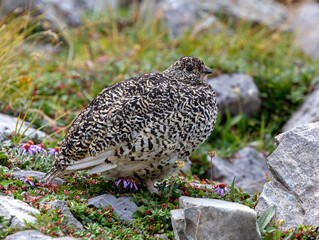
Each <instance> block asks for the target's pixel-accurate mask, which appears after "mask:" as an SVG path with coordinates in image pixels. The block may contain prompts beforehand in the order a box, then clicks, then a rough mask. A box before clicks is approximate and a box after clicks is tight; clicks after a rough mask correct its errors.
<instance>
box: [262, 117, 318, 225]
mask: <svg viewBox="0 0 319 240" xmlns="http://www.w3.org/2000/svg"><path fill="white" fill-rule="evenodd" d="M318 136H319V122H316V123H309V124H306V125H301V126H298V127H296V128H293V129H291V130H290V131H288V132H284V133H282V134H280V135H278V136H277V137H276V138H275V140H276V143H277V148H276V149H275V151H274V152H273V153H272V154H271V155H270V156H269V157H268V159H267V160H268V166H269V169H270V171H271V172H272V175H273V178H272V179H271V181H270V182H268V183H266V184H265V186H264V189H263V192H262V194H261V196H260V198H259V201H258V205H257V206H256V210H257V211H258V212H260V213H262V212H263V211H265V210H266V209H267V208H268V207H270V206H276V208H277V211H276V217H277V218H280V219H285V225H284V226H283V228H284V229H288V228H293V227H297V226H299V224H306V225H311V224H313V225H318V219H319V178H318V173H319V138H318Z"/></svg>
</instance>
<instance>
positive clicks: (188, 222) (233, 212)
mask: <svg viewBox="0 0 319 240" xmlns="http://www.w3.org/2000/svg"><path fill="white" fill-rule="evenodd" d="M179 201H180V207H181V208H182V210H181V209H179V210H173V211H171V216H172V225H173V229H174V234H175V238H176V239H178V240H179V239H180V240H184V239H185V240H187V239H198V240H199V239H205V240H206V239H218V240H228V239H232V240H237V239H238V240H239V239H240V240H242V239H245V240H250V239H251V240H258V239H261V235H260V232H259V229H258V225H257V214H256V212H255V211H254V210H252V209H250V208H249V207H247V206H244V205H241V204H238V203H232V202H226V201H221V200H216V199H205V198H190V197H184V196H183V197H181V198H180V199H179ZM221 219H222V221H221Z"/></svg>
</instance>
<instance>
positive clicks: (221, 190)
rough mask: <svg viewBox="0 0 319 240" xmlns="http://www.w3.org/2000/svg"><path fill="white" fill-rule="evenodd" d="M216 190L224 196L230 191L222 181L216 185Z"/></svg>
mask: <svg viewBox="0 0 319 240" xmlns="http://www.w3.org/2000/svg"><path fill="white" fill-rule="evenodd" d="M214 192H215V193H216V194H218V195H220V196H221V197H224V196H225V195H227V194H228V193H229V192H230V190H229V189H228V188H227V187H226V184H224V183H221V184H219V185H218V186H217V187H215V190H214Z"/></svg>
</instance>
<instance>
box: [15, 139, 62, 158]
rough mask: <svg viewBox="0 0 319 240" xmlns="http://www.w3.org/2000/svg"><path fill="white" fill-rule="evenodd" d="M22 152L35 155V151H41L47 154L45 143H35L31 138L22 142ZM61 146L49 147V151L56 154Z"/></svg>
mask: <svg viewBox="0 0 319 240" xmlns="http://www.w3.org/2000/svg"><path fill="white" fill-rule="evenodd" d="M19 145H20V146H21V150H22V154H25V153H29V155H31V156H33V154H34V153H41V154H44V155H46V154H47V151H46V150H45V149H44V145H43V143H40V144H38V145H36V144H34V142H33V141H32V140H29V141H28V142H27V143H20V144H19ZM59 150H60V147H55V148H49V151H48V153H49V154H54V155H55V156H56V155H57V153H58V152H59Z"/></svg>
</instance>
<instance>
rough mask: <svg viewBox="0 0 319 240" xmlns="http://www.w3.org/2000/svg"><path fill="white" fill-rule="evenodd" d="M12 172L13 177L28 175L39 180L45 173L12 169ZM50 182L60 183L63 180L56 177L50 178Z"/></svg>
mask: <svg viewBox="0 0 319 240" xmlns="http://www.w3.org/2000/svg"><path fill="white" fill-rule="evenodd" d="M12 174H13V176H14V177H15V178H20V179H21V178H26V177H28V176H30V177H33V178H35V179H37V180H38V181H40V182H41V180H42V178H43V177H44V175H45V173H43V172H37V171H32V170H16V171H13V172H12ZM52 183H54V184H62V183H64V180H62V179H61V178H58V177H57V178H55V179H54V180H52Z"/></svg>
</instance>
